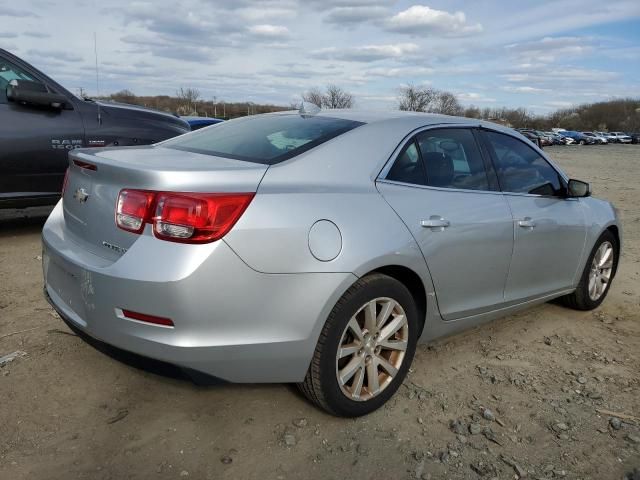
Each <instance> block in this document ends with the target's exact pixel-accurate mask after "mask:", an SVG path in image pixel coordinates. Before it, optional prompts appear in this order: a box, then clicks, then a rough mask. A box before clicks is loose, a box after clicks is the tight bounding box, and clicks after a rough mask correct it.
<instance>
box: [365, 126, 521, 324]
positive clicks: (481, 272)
mask: <svg viewBox="0 0 640 480" xmlns="http://www.w3.org/2000/svg"><path fill="white" fill-rule="evenodd" d="M377 186H378V189H379V191H380V192H381V193H382V195H383V196H384V198H385V199H386V200H387V202H388V203H389V204H390V205H391V207H392V208H393V209H394V210H395V211H396V212H397V213H398V215H400V217H401V218H402V219H403V221H404V222H405V224H406V225H407V227H408V228H409V229H410V230H411V232H412V234H413V236H414V238H415V239H416V241H417V242H418V244H419V245H420V249H421V250H422V253H423V255H424V257H425V259H426V261H427V266H428V268H429V271H430V273H431V277H432V279H433V282H434V285H435V290H436V295H437V300H438V306H439V309H440V313H441V315H442V317H443V319H445V320H452V319H456V318H462V317H465V316H469V315H473V314H477V313H482V312H485V311H488V310H491V309H493V308H496V306H497V305H500V304H502V303H503V302H504V285H505V280H506V277H507V272H508V270H509V262H510V259H511V251H512V248H513V225H512V218H511V213H510V211H509V206H508V205H507V202H506V200H505V199H504V197H503V195H502V194H501V193H500V192H499V191H498V187H497V181H496V179H495V174H494V173H493V171H492V170H491V168H490V162H489V161H488V159H487V158H486V156H484V155H482V154H481V153H480V148H479V146H478V143H477V142H476V138H475V133H474V130H473V129H470V128H437V129H429V130H425V131H423V132H421V133H419V134H417V135H416V136H415V137H413V138H412V139H411V140H410V141H408V142H407V143H406V144H405V145H404V146H403V147H402V150H401V151H400V153H399V155H398V156H397V158H396V159H395V161H394V163H393V165H392V166H391V167H390V169H389V170H388V172H383V179H381V180H379V181H378V183H377Z"/></svg>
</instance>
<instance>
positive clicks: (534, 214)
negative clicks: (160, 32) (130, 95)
mask: <svg viewBox="0 0 640 480" xmlns="http://www.w3.org/2000/svg"><path fill="white" fill-rule="evenodd" d="M43 248H44V254H43V269H44V281H45V294H46V296H47V297H48V299H49V300H50V302H51V303H52V305H53V306H54V308H55V309H56V310H57V311H58V312H59V313H60V315H61V317H62V318H63V319H64V320H65V321H66V322H67V323H68V324H69V325H71V326H72V327H73V328H75V329H78V330H80V331H82V332H84V333H86V334H87V335H89V336H91V337H94V338H95V339H98V340H100V341H102V342H105V343H107V344H110V345H113V346H116V347H118V348H120V349H123V350H126V351H130V352H134V353H137V354H140V355H143V356H147V357H152V358H155V359H158V360H162V361H165V362H169V363H171V364H174V365H178V366H180V367H181V368H184V369H187V370H189V371H196V372H202V373H205V374H207V375H210V376H213V377H216V378H218V379H222V380H226V381H230V382H292V383H298V384H299V386H300V389H301V391H302V392H303V393H304V394H305V395H306V396H307V397H308V398H309V400H310V401H311V402H313V403H314V404H316V405H317V406H319V407H321V408H323V409H325V410H326V411H328V412H330V413H332V414H334V415H340V416H358V415H363V414H366V413H369V412H371V411H373V410H375V409H376V408H378V407H380V406H381V405H383V404H384V403H385V402H386V401H387V400H388V399H389V398H390V397H391V396H392V395H393V394H394V392H395V391H396V390H397V389H398V387H399V386H400V384H401V383H402V381H403V379H404V377H405V375H406V373H407V370H408V369H409V366H410V365H411V361H412V359H413V356H414V352H415V349H416V344H417V343H418V342H427V341H432V340H434V339H436V338H439V337H443V336H445V335H450V334H453V333H455V332H458V331H461V330H463V329H466V328H469V327H472V326H475V325H478V324H480V323H483V322H486V321H489V320H492V319H495V318H497V317H500V316H504V315H507V314H510V313H513V312H516V311H518V310H521V309H523V308H527V307H531V306H533V305H536V304H539V303H542V302H547V301H549V300H552V299H556V298H559V299H561V301H562V303H564V304H565V305H567V306H569V307H571V308H575V309H579V310H590V309H593V308H596V307H597V306H598V305H600V303H601V302H602V301H603V300H604V298H605V296H606V295H607V292H608V289H609V288H610V286H611V282H612V280H613V277H614V276H615V273H616V268H617V264H618V258H619V254H620V248H621V230H620V226H619V223H618V220H617V216H616V211H615V209H614V208H613V207H612V205H611V204H609V203H608V202H605V201H602V200H598V199H596V198H593V197H591V196H590V188H589V185H588V184H587V183H584V182H581V181H579V180H575V179H569V177H567V175H566V174H565V173H564V172H563V171H562V170H560V169H559V168H558V167H557V166H556V165H555V164H554V163H553V162H552V161H551V160H550V159H549V158H548V157H547V156H546V155H545V153H544V152H543V151H542V150H540V149H539V148H537V147H536V146H534V145H533V144H532V143H531V142H530V141H528V140H527V139H525V138H524V137H523V136H522V135H520V134H518V133H517V132H515V131H513V130H510V129H507V128H504V127H501V126H499V125H494V124H491V123H486V122H481V121H478V120H472V119H464V118H456V117H448V116H438V115H428V114H412V113H403V112H392V113H367V112H356V111H340V110H333V111H326V112H324V111H323V112H314V114H310V113H308V112H306V111H305V110H301V111H300V112H296V111H293V112H281V113H275V114H267V115H257V116H252V117H245V118H242V119H238V120H232V121H229V122H224V123H221V124H220V125H218V126H216V127H215V128H210V129H205V130H201V131H198V132H193V133H189V134H186V135H183V136H180V137H176V138H174V139H171V140H168V141H165V142H162V143H158V144H155V145H152V146H146V147H130V148H102V149H93V150H76V151H73V152H72V153H71V154H70V158H69V168H68V171H67V176H66V180H65V188H64V192H63V196H62V199H61V201H60V202H59V203H58V205H57V206H56V208H55V209H54V210H53V212H52V213H51V216H50V217H49V219H48V220H47V222H46V224H45V226H44V230H43Z"/></svg>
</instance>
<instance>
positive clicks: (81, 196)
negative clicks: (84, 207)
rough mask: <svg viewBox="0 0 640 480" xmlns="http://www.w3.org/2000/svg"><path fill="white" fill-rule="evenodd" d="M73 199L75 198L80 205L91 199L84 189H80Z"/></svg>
mask: <svg viewBox="0 0 640 480" xmlns="http://www.w3.org/2000/svg"><path fill="white" fill-rule="evenodd" d="M73 198H75V199H76V200H77V201H78V202H80V203H84V202H86V201H87V199H88V198H89V194H88V193H87V191H86V190H85V189H84V188H79V189H77V190H76V191H75V193H74V194H73Z"/></svg>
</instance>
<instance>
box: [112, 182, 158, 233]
mask: <svg viewBox="0 0 640 480" xmlns="http://www.w3.org/2000/svg"><path fill="white" fill-rule="evenodd" d="M154 197H155V193H154V192H147V191H143V190H122V191H121V192H120V195H118V203H117V205H116V225H118V227H120V228H122V229H123V230H127V231H129V232H133V233H140V232H142V230H143V229H144V224H145V221H147V220H148V219H149V218H150V215H148V213H149V212H150V210H151V206H152V204H153V199H154Z"/></svg>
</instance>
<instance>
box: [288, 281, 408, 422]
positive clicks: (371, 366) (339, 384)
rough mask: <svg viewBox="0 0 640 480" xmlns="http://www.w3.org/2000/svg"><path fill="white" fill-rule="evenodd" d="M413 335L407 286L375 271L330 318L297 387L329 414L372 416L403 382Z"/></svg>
mask: <svg viewBox="0 0 640 480" xmlns="http://www.w3.org/2000/svg"><path fill="white" fill-rule="evenodd" d="M374 311H375V314H374V313H372V312H374ZM389 332H392V333H389ZM386 337H388V338H386ZM417 337H418V313H417V309H416V306H415V302H414V300H413V297H412V296H411V293H410V292H409V290H408V289H407V287H405V286H404V285H403V284H402V283H400V282H399V281H398V280H396V279H394V278H392V277H389V276H387V275H383V274H379V273H375V274H372V275H368V276H366V277H363V278H361V279H359V280H358V281H357V282H356V283H354V284H353V285H352V286H351V288H349V290H347V292H345V294H344V295H343V296H342V298H340V300H338V303H336V305H335V307H334V308H333V310H332V311H331V313H330V314H329V318H328V319H327V322H326V323H325V325H324V328H323V329H322V332H321V333H320V338H319V339H318V344H317V345H316V350H315V352H314V355H313V359H312V360H311V365H310V366H309V370H308V371H307V375H306V377H305V379H304V381H303V382H302V383H300V384H298V388H299V389H300V391H301V392H302V393H303V394H304V395H305V396H306V397H307V398H308V399H309V400H310V401H311V402H313V403H314V404H315V405H317V406H318V407H320V408H321V409H323V410H325V411H327V412H328V413H330V414H332V415H336V416H342V417H358V416H361V415H366V414H368V413H371V412H373V411H374V410H376V409H378V408H380V407H381V406H382V405H384V403H385V402H387V400H389V398H391V397H392V396H393V394H394V393H395V392H396V390H397V389H398V387H400V385H401V384H402V381H403V380H404V378H405V376H406V375H407V372H408V370H409V366H410V365H411V362H412V360H413V356H414V353H415V349H416V343H417ZM339 352H340V353H339ZM352 371H353V372H355V373H351V372H352Z"/></svg>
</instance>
